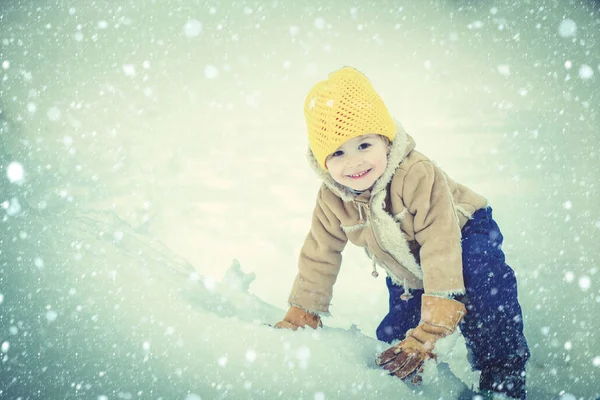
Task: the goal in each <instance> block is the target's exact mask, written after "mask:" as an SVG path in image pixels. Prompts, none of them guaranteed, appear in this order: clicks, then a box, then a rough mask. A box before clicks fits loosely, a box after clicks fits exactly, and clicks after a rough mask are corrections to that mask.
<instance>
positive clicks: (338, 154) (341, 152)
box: [331, 150, 344, 157]
mask: <svg viewBox="0 0 600 400" xmlns="http://www.w3.org/2000/svg"><path fill="white" fill-rule="evenodd" d="M342 155H344V152H343V151H341V150H338V151H336V152H334V153H333V154H331V157H339V156H342Z"/></svg>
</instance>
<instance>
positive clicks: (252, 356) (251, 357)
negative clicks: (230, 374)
mask: <svg viewBox="0 0 600 400" xmlns="http://www.w3.org/2000/svg"><path fill="white" fill-rule="evenodd" d="M246 360H247V361H248V362H250V363H253V362H254V361H255V360H256V351H254V350H252V349H250V350H248V351H247V352H246Z"/></svg>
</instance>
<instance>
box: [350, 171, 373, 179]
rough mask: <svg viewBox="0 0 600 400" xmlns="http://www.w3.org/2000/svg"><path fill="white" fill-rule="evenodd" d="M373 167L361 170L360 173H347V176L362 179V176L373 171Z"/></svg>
mask: <svg viewBox="0 0 600 400" xmlns="http://www.w3.org/2000/svg"><path fill="white" fill-rule="evenodd" d="M371 169H372V168H371ZM371 169H368V170H366V171H363V172H359V173H358V174H352V175H347V176H348V178H350V179H360V178H362V177H364V176H365V175H367V174H368V173H369V172H371Z"/></svg>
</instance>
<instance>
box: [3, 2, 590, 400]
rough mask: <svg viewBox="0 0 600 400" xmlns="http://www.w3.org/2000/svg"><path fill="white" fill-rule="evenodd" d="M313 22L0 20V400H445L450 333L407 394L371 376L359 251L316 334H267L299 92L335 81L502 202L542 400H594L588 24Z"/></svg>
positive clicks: (453, 12)
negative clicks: (357, 75)
mask: <svg viewBox="0 0 600 400" xmlns="http://www.w3.org/2000/svg"><path fill="white" fill-rule="evenodd" d="M302 3H303V2H292V1H286V0H280V1H278V2H277V1H274V2H263V1H256V2H251V1H248V2H231V3H229V2H227V4H220V2H208V3H205V2H196V1H194V2H179V1H167V0H165V1H156V2H144V1H141V0H137V1H136V0H132V1H130V2H121V1H116V0H114V1H108V2H94V3H89V2H85V1H83V0H74V1H72V2H58V1H47V2H43V1H33V0H25V1H21V2H3V3H2V4H1V5H0V41H1V47H0V49H1V50H0V65H1V67H0V124H1V125H0V164H1V165H2V170H3V173H2V176H1V177H0V193H1V195H2V198H1V199H0V202H2V205H3V208H2V209H0V212H1V213H2V225H0V232H1V233H0V234H1V236H0V240H1V242H0V351H1V352H0V356H1V357H2V358H1V360H2V362H1V364H0V397H1V398H3V399H4V398H7V399H13V398H18V397H19V396H21V398H23V399H26V398H44V399H47V398H52V399H54V398H93V399H100V400H105V399H121V398H125V399H127V398H160V397H162V398H163V399H186V400H197V399H198V398H201V399H213V398H219V399H221V398H230V399H246V398H251V399H261V398H264V399H271V398H282V399H290V398H301V399H315V400H322V399H351V398H356V399H381V398H391V397H394V398H403V399H409V398H428V399H429V398H431V399H456V398H457V393H459V392H460V391H462V390H463V389H464V388H465V384H467V385H468V384H470V382H472V381H473V380H474V379H476V376H474V375H473V374H472V373H471V372H470V371H469V370H468V364H467V362H466V358H465V349H464V344H463V343H462V342H461V341H460V338H459V337H458V338H455V339H458V340H456V343H453V342H451V341H448V343H447V348H448V350H449V352H450V353H449V354H448V355H447V356H443V357H441V360H440V364H439V365H438V366H437V368H436V367H435V366H431V368H430V369H429V370H428V371H427V376H426V379H425V384H424V385H423V386H422V387H420V388H410V387H408V386H406V385H405V384H403V383H402V382H400V381H398V380H396V379H392V378H389V377H387V376H385V375H383V374H382V373H381V371H380V370H379V369H377V368H376V367H375V365H374V361H373V359H374V356H375V355H376V354H377V352H379V351H381V350H382V349H383V348H384V347H385V344H383V343H380V342H378V341H377V340H376V339H375V334H374V332H375V328H376V326H377V324H378V323H379V321H380V320H381V318H383V316H384V315H385V313H386V306H387V291H386V289H385V283H384V280H383V278H382V277H380V278H379V279H373V278H371V276H370V268H369V262H368V260H367V259H366V257H365V256H364V254H363V253H362V251H361V250H360V249H356V248H353V247H352V246H351V245H350V246H348V248H347V249H346V251H345V253H344V265H343V268H342V273H341V275H340V278H339V280H338V283H337V284H336V287H335V293H334V298H333V304H332V307H331V311H332V314H333V317H331V318H328V319H326V320H325V321H324V322H325V328H324V329H323V330H321V331H317V332H315V331H311V332H308V331H306V332H289V331H278V330H274V329H272V328H270V327H269V326H268V325H266V324H272V323H275V322H277V321H278V320H279V319H280V318H281V317H282V316H283V314H284V313H285V310H286V308H287V305H286V301H287V295H288V292H289V289H290V286H291V283H292V280H293V278H294V275H295V269H296V258H297V254H298V251H299V248H300V246H301V244H302V242H303V239H304V236H305V235H306V232H307V229H308V227H309V223H310V214H311V211H312V207H313V205H314V201H315V198H314V196H315V193H316V190H317V188H318V186H319V182H318V181H317V179H316V178H315V177H314V175H313V173H312V172H311V171H310V169H309V168H308V166H307V164H306V162H305V151H306V148H307V143H306V138H305V129H304V121H303V116H302V104H303V100H304V95H305V93H306V92H307V90H308V89H309V88H310V86H311V85H312V84H314V83H315V82H316V81H317V80H319V79H323V78H324V77H326V75H327V73H328V72H330V71H332V70H334V69H337V68H339V67H341V66H343V65H352V66H355V67H357V68H359V69H360V70H362V71H364V72H365V73H366V74H367V75H368V76H369V77H370V78H371V80H372V81H373V84H374V85H375V87H376V88H377V89H378V90H379V92H380V93H381V94H382V96H383V98H384V100H385V101H386V103H387V104H388V107H389V108H390V110H391V111H392V113H393V114H394V116H395V117H396V118H398V119H399V120H401V121H402V122H403V124H404V125H405V127H406V128H407V130H408V131H409V132H410V133H411V134H412V135H413V136H414V137H415V138H416V140H417V146H418V148H419V149H420V150H421V151H422V152H424V153H426V154H428V155H430V156H431V157H432V158H433V159H435V160H436V161H437V162H438V163H439V164H440V165H441V166H442V167H443V168H444V169H445V170H446V171H447V172H448V173H449V174H450V175H451V176H452V177H453V178H455V179H456V180H458V181H460V182H462V183H465V184H467V185H469V186H470V187H472V188H473V189H475V190H477V191H479V192H481V193H482V194H484V195H485V196H486V197H487V198H488V199H489V200H490V203H491V204H492V206H493V208H494V216H495V218H496V219H497V220H498V222H499V224H500V226H501V228H502V230H503V233H504V236H505V246H504V249H505V251H506V254H507V258H508V260H509V264H510V265H511V266H512V267H513V268H514V269H515V271H516V272H517V274H518V277H519V285H520V286H519V291H520V292H519V293H520V299H521V302H522V306H523V309H524V317H525V323H526V325H525V328H526V335H527V338H528V340H529V343H530V346H531V350H532V358H531V362H530V364H529V368H528V378H529V388H530V398H532V399H561V400H571V399H592V400H595V399H597V398H598V397H600V385H599V384H598V382H600V338H599V334H598V332H600V319H599V318H598V315H600V286H599V271H598V269H599V267H600V262H599V260H600V251H599V250H598V241H599V239H600V205H599V203H598V200H599V199H600V196H599V195H600V193H599V189H598V182H600V172H599V168H598V162H599V160H600V136H599V133H600V122H599V118H600V116H599V112H600V106H599V96H600V84H599V80H598V77H599V76H600V48H599V47H600V34H599V32H600V7H598V5H597V4H596V3H593V2H591V1H590V2H580V3H578V4H568V2H560V3H559V2H552V1H546V2H535V4H533V3H532V4H526V2H522V3H525V4H521V2H519V3H517V2H500V1H497V2H484V3H483V4H479V3H477V4H471V3H472V2H467V1H446V2H442V1H431V2H411V1H406V2H384V1H373V2H369V3H368V4H362V3H360V2H356V4H351V3H347V2H341V1H339V2H307V3H310V4H302ZM235 260H237V261H235ZM238 261H239V264H238ZM436 371H437V372H436Z"/></svg>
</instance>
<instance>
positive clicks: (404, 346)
mask: <svg viewBox="0 0 600 400" xmlns="http://www.w3.org/2000/svg"><path fill="white" fill-rule="evenodd" d="M465 314H466V309H465V306H464V305H463V304H462V303H461V302H458V301H456V300H452V299H446V298H444V297H437V296H429V295H423V297H422V304H421V322H420V323H419V325H418V326H417V327H416V328H415V329H411V330H409V331H408V332H406V339H404V340H403V341H401V342H400V343H398V344H397V345H395V346H392V347H390V348H389V349H387V350H386V351H384V352H383V353H381V354H380V355H379V356H378V357H377V359H376V360H375V361H376V362H377V365H380V366H383V369H385V370H386V371H388V372H389V373H390V375H394V376H396V377H398V378H400V379H402V380H405V379H406V378H408V377H409V376H411V375H413V374H414V376H413V378H412V380H411V382H412V383H413V384H415V385H418V384H420V383H421V380H422V378H421V372H423V363H424V362H425V361H426V360H428V359H430V358H433V359H435V354H434V353H433V348H434V346H435V343H436V342H437V341H438V340H439V339H441V338H443V337H445V336H448V335H450V334H451V333H452V332H454V331H455V330H456V326H457V325H458V323H459V322H460V321H461V320H462V319H463V317H464V315H465Z"/></svg>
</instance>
